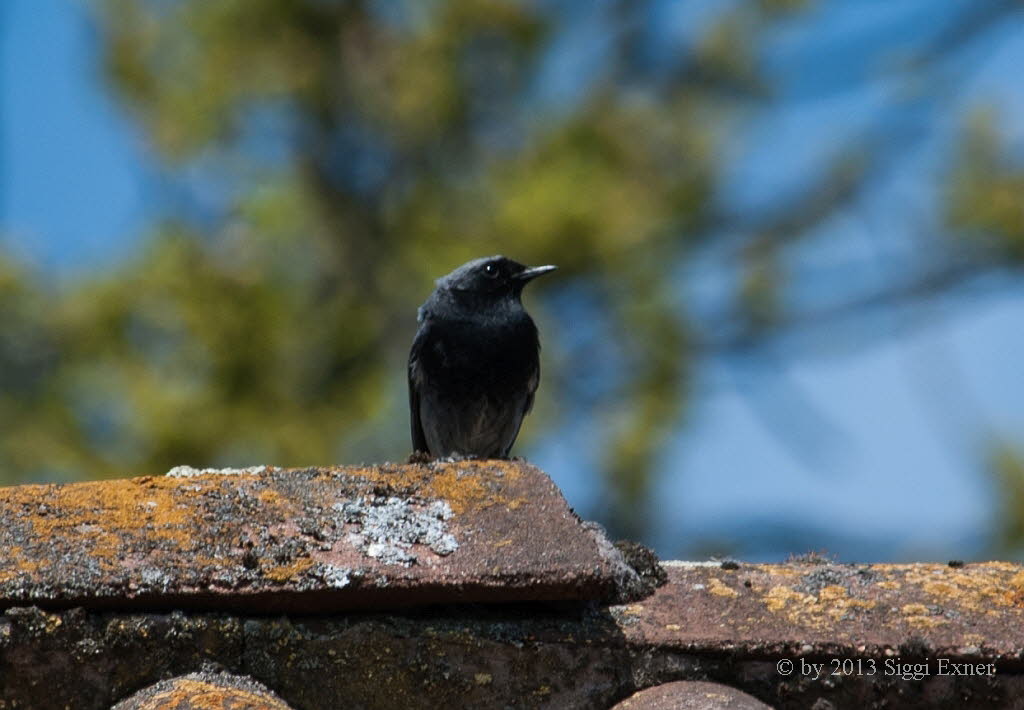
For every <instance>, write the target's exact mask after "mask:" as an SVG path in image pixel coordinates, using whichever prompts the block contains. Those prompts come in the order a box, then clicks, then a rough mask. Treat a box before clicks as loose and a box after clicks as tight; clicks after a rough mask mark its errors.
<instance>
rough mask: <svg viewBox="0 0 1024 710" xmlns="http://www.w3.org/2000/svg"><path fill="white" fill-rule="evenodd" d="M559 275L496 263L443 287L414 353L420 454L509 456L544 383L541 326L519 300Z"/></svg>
mask: <svg viewBox="0 0 1024 710" xmlns="http://www.w3.org/2000/svg"><path fill="white" fill-rule="evenodd" d="M554 269H555V267H554V266H538V267H535V268H532V269H531V268H527V267H525V266H523V265H522V264H520V263H518V262H516V261H512V260H511V259H508V258H506V257H504V256H492V257H486V258H483V259H477V260H475V261H471V262H469V263H467V264H463V265H462V266H460V267H459V268H458V269H456V270H455V271H453V272H451V273H450V274H448V275H447V276H445V277H443V278H441V279H438V280H437V283H436V288H435V289H434V292H433V293H432V294H430V298H428V299H427V302H426V303H424V304H423V305H422V306H421V307H420V310H419V323H420V327H419V330H418V331H417V332H416V338H415V339H414V340H413V344H412V351H411V352H410V353H409V413H410V417H411V424H412V446H413V449H414V451H417V452H421V453H423V454H427V455H429V456H431V457H434V458H439V457H446V456H457V457H471V458H507V457H508V452H509V450H510V449H511V448H512V444H513V442H515V440H516V436H517V435H518V434H519V427H520V425H522V423H523V417H525V416H526V414H527V413H528V412H529V411H530V408H531V407H532V406H533V395H534V392H536V391H537V383H538V381H539V379H540V357H539V351H540V341H539V340H538V337H537V327H536V326H535V325H534V324H533V320H532V319H531V318H530V316H529V314H528V313H527V312H526V309H525V308H523V304H522V301H521V300H520V297H521V296H522V293H523V287H524V286H525V285H526V284H527V283H529V282H530V281H531V280H532V279H534V278H536V277H537V276H540V275H541V274H546V273H548V272H549V271H553V270H554Z"/></svg>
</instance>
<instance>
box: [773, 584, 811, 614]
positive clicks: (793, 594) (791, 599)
mask: <svg viewBox="0 0 1024 710" xmlns="http://www.w3.org/2000/svg"><path fill="white" fill-rule="evenodd" d="M812 601H814V597H812V596H810V595H809V594H801V593H800V592H797V591H795V590H793V589H791V588H789V587H785V586H782V585H779V586H777V587H772V588H771V589H769V590H768V594H766V595H765V605H766V606H767V607H768V611H774V612H780V611H783V610H784V609H786V608H787V607H792V606H793V605H800V606H804V605H806V604H809V603H810V602H812Z"/></svg>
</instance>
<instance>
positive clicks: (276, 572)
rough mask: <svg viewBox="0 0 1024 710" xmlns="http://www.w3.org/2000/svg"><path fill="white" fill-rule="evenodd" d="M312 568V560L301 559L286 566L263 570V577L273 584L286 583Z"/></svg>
mask: <svg viewBox="0 0 1024 710" xmlns="http://www.w3.org/2000/svg"><path fill="white" fill-rule="evenodd" d="M312 566H313V560H311V559H310V558H308V557H302V558H299V559H297V560H295V561H294V562H292V563H291V564H288V565H278V566H276V567H269V568H267V569H265V570H264V572H263V576H264V577H266V578H268V579H271V580H273V581H275V582H287V581H289V580H292V579H294V578H295V577H296V576H298V575H299V574H302V573H303V572H305V571H306V570H307V569H309V568H310V567H312Z"/></svg>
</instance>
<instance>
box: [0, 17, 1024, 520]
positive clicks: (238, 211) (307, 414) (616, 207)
mask: <svg viewBox="0 0 1024 710" xmlns="http://www.w3.org/2000/svg"><path fill="white" fill-rule="evenodd" d="M96 1H97V11H98V17H99V18H100V22H101V27H102V30H103V33H104V40H105V46H106V64H107V69H108V73H109V76H110V78H111V81H112V84H113V86H114V87H115V89H116V90H117V92H118V93H119V95H120V96H121V97H122V99H123V100H124V102H125V103H126V105H127V106H128V107H129V108H130V110H131V111H132V112H133V113H134V115H135V116H137V118H138V120H139V121H140V123H141V124H142V125H143V126H144V127H145V129H146V132H147V135H148V136H149V137H150V138H151V140H152V143H153V145H154V147H155V148H156V150H157V151H158V154H159V156H160V157H161V159H162V160H163V161H164V162H165V164H166V166H167V170H168V173H169V175H170V176H171V178H172V179H175V180H178V181H179V182H181V183H182V184H185V185H187V186H188V187H189V188H190V189H191V190H193V191H196V192H205V191H211V192H213V193H214V195H213V196H214V198H215V199H214V202H217V207H216V208H215V209H214V214H213V215H210V214H203V215H200V218H193V215H190V214H189V213H188V210H183V211H182V213H181V214H179V215H174V218H173V219H171V220H168V221H167V222H166V223H164V224H162V225H160V226H159V228H158V229H157V230H156V231H155V233H154V234H152V235H150V236H149V238H148V240H147V241H146V247H145V248H144V249H141V250H140V251H139V252H138V253H137V254H136V255H135V256H133V257H132V258H130V259H129V260H127V261H126V262H125V263H123V264H121V265H120V266H119V267H117V268H116V269H114V270H112V271H111V272H107V273H102V274H96V275H94V276H90V277H88V278H87V279H85V280H83V281H82V282H80V283H77V284H75V285H74V286H73V287H71V288H68V289H66V290H63V291H60V292H47V291H46V290H44V289H43V288H41V287H40V286H39V283H38V279H35V278H34V277H32V276H31V275H27V274H25V273H22V272H19V271H18V270H17V269H16V268H15V267H14V266H12V265H11V264H9V263H7V262H3V263H0V317H2V318H3V320H4V323H5V327H4V330H3V331H2V332H0V368H2V373H3V374H2V377H4V384H5V387H4V388H3V395H2V398H0V424H2V425H3V426H2V434H0V467H2V470H3V471H4V472H5V473H4V475H5V476H6V477H7V480H8V481H9V482H10V481H17V480H26V479H31V478H54V477H60V476H68V477H95V476H108V475H124V474H128V473H135V474H151V473H159V472H162V471H164V470H166V469H167V468H169V467H171V466H173V465H177V464H182V463H189V464H193V465H198V466H202V465H216V464H224V465H249V464H253V463H257V462H268V463H274V464H280V465H304V464H322V463H328V462H332V461H338V462H348V461H354V460H359V458H360V457H362V456H371V457H379V456H382V455H386V456H389V457H390V458H392V459H399V458H402V457H404V455H405V454H406V453H407V451H408V434H407V431H406V414H405V411H404V396H405V395H404V387H405V383H404V364H405V357H406V354H407V349H408V346H409V343H410V341H411V337H412V334H413V332H414V329H415V323H414V316H415V308H416V306H417V305H418V304H419V303H420V302H422V300H423V299H424V298H425V296H426V295H427V293H428V292H429V290H430V288H431V282H432V280H433V279H434V278H436V277H438V276H440V275H441V274H443V273H445V272H447V271H448V270H450V269H451V268H452V267H454V266H455V265H458V264H459V263H461V262H463V261H465V260H467V259H469V258H473V257H476V256H480V255H482V254H491V253H499V252H500V253H506V254H508V255H510V256H513V257H514V258H517V259H519V260H521V261H525V262H528V263H538V264H539V263H555V264H558V265H559V266H560V267H561V271H560V272H559V276H558V278H552V279H550V280H546V281H544V282H542V283H538V284H537V286H536V287H531V289H533V288H536V292H535V293H534V292H531V295H530V296H528V297H529V298H533V299H535V300H534V305H533V306H532V308H533V310H534V312H535V313H539V314H540V316H541V319H542V321H543V322H542V331H543V335H544V342H545V346H546V348H547V349H548V350H547V353H548V356H547V358H546V360H545V363H546V364H545V367H549V368H553V367H557V364H558V363H559V362H560V358H559V357H558V353H559V348H560V347H564V346H565V341H566V339H567V336H566V335H565V333H571V332H572V331H573V329H574V328H575V327H577V326H578V325H580V324H576V323H573V322H567V321H564V320H559V319H558V316H559V314H557V313H544V311H543V308H542V307H539V306H538V305H537V304H538V303H539V302H540V303H543V301H542V300H540V301H538V300H536V299H538V297H541V296H543V289H545V288H547V289H556V290H558V289H563V290H564V289H566V288H572V287H574V286H577V285H580V284H586V285H587V286H588V287H589V288H590V291H589V293H591V294H593V298H595V299H596V300H597V301H598V302H599V304H600V306H601V308H602V310H603V312H605V313H606V314H607V315H606V318H607V323H604V324H603V325H604V326H605V327H606V330H607V332H608V333H609V334H611V335H612V336H614V339H610V340H609V342H608V344H607V347H608V348H611V349H617V350H618V351H617V352H616V353H615V355H616V356H617V357H618V358H620V360H621V362H622V363H623V367H622V372H623V375H622V377H621V381H614V382H611V383H610V390H611V394H610V395H609V396H607V398H606V399H605V400H603V401H602V402H601V403H600V409H601V411H600V415H599V416H600V417H601V418H602V421H603V429H604V430H605V431H607V432H608V436H607V437H606V438H605V439H604V440H603V441H600V442H595V446H598V447H599V448H600V450H601V453H602V460H603V461H604V466H603V471H602V474H603V475H604V477H605V479H606V481H607V482H608V484H609V488H610V490H611V495H610V500H611V503H612V505H611V509H610V511H609V516H610V517H609V519H610V520H611V521H612V522H613V523H614V526H615V527H616V528H617V530H616V532H618V533H627V534H634V535H635V534H640V533H642V531H643V526H644V524H645V520H646V515H645V507H646V503H647V499H648V494H649V490H650V483H651V476H652V471H653V470H654V467H655V462H656V458H657V455H658V453H659V451H660V450H661V447H662V445H663V444H664V443H665V441H666V439H667V438H668V436H669V435H670V434H671V433H672V432H674V431H676V430H677V428H678V426H679V423H680V422H681V420H682V418H683V417H684V416H685V414H686V407H687V404H688V402H689V398H690V397H689V396H690V392H691V390H692V389H693V386H692V380H693V371H694V369H695V367H696V364H697V361H698V358H699V357H701V356H703V355H706V354H707V351H708V348H709V347H713V345H709V343H711V342H712V341H713V338H711V337H710V334H709V333H707V332H703V330H702V326H701V325H700V324H699V323H698V322H697V321H696V320H695V318H693V317H692V315H691V314H690V313H688V312H687V309H686V307H685V304H681V302H680V286H679V282H678V276H677V274H678V273H679V272H678V269H679V267H680V265H682V264H684V263H686V261H687V260H688V259H689V258H691V256H692V255H693V254H694V253H695V251H696V250H697V249H699V248H701V247H702V246H703V245H704V240H706V239H707V235H708V234H709V233H711V231H712V230H711V229H710V227H711V226H712V222H713V221H714V220H715V219H717V218H718V216H716V215H713V214H711V213H710V205H712V204H713V203H714V200H713V186H714V183H715V180H716V177H717V175H716V171H717V166H718V164H719V163H720V161H721V155H720V148H721V143H722V139H723V137H724V136H726V135H727V134H728V132H729V131H730V130H731V129H732V128H733V126H734V125H735V124H734V122H735V121H736V120H737V119H738V118H740V117H742V115H743V112H744V110H745V109H746V108H747V107H749V105H750V104H751V102H756V101H758V100H760V99H761V98H763V97H765V96H767V95H769V94H770V89H771V87H769V86H767V84H766V82H765V81H764V78H763V77H761V76H759V73H758V69H757V67H758V63H757V61H756V57H757V51H758V44H757V43H758V40H759V37H760V34H761V33H762V32H763V31H764V30H765V28H767V27H770V26H771V24H772V23H774V22H777V21H780V19H782V18H785V17H786V16H787V15H788V14H789V13H793V12H798V11H800V10H802V9H803V8H804V7H806V6H809V5H811V3H809V2H807V0H762V1H761V2H758V3H741V4H740V5H739V6H738V7H736V8H735V9H734V10H732V11H730V12H726V13H724V14H723V15H722V16H721V18H720V19H719V20H718V21H717V22H714V23H712V24H711V26H710V28H709V29H708V31H707V32H706V33H705V35H704V36H703V37H702V38H700V39H699V40H698V41H697V42H696V43H695V46H694V47H693V49H692V56H691V57H689V58H688V60H687V62H685V67H684V68H682V69H680V70H679V71H677V72H674V73H672V74H671V75H670V76H668V77H667V78H665V77H661V78H656V77H653V76H647V75H645V74H644V72H642V71H640V72H637V71H636V70H635V66H636V62H635V61H634V60H635V57H634V53H635V51H636V48H635V47H631V44H630V33H629V32H627V31H623V32H622V36H621V38H620V40H621V41H619V42H618V44H617V45H616V46H615V48H614V51H613V56H612V57H611V58H610V59H609V61H608V62H607V66H606V67H604V68H603V70H602V71H601V73H600V75H599V76H598V77H597V79H596V80H595V86H594V87H593V89H592V91H590V92H589V93H588V94H587V95H586V96H584V97H583V98H582V99H578V100H576V99H571V98H570V99H567V100H566V101H563V102H560V103H557V102H556V103H557V105H553V106H551V105H545V104H543V103H541V102H539V101H538V99H537V98H536V96H535V93H534V89H535V86H534V81H535V77H536V70H537V67H538V66H540V64H541V62H542V60H543V56H544V52H545V51H546V47H547V44H546V43H547V40H549V39H550V38H552V37H554V36H556V35H557V33H558V32H559V31H562V30H564V27H561V26H560V25H559V23H560V22H562V20H560V19H559V17H558V15H557V13H551V14H545V13H544V12H543V11H542V10H541V9H539V6H538V5H535V4H532V3H523V2H517V1H515V0H451V1H449V2H444V1H442V0H432V1H426V0H424V1H423V2H418V1H414V0H406V1H404V2H398V1H397V0H396V2H393V3H388V2H385V3H370V2H365V1H360V0H347V1H343V0H244V1H243V0H177V1H175V2H167V1H164V0H96ZM610 7H612V8H613V9H614V12H617V13H620V14H621V15H622V18H623V19H622V22H621V24H622V27H623V28H625V27H628V26H629V23H630V20H629V13H630V12H631V10H632V9H634V8H635V6H634V5H632V4H631V3H627V2H619V3H612V4H611V5H610ZM268 116H269V117H270V118H271V119H273V120H272V121H271V125H272V126H273V128H271V129H267V128H266V127H265V126H264V127H263V128H262V129H261V128H259V125H262V124H259V121H260V118H261V117H263V118H267V117H268ZM254 125H256V127H255V128H254ZM986 145H987V144H982V145H980V146H973V147H971V145H969V148H968V152H967V154H966V155H967V156H969V161H968V167H967V169H966V172H965V178H964V179H963V181H962V182H961V184H960V185H959V187H958V188H957V191H956V196H957V197H956V199H955V200H954V205H955V207H954V210H953V215H954V217H953V222H954V224H955V225H957V226H963V227H965V228H966V227H970V228H972V229H974V228H975V227H977V228H985V229H988V230H991V231H997V232H999V233H1000V234H1002V235H1004V237H1003V238H1004V239H1005V243H1006V244H1008V245H1011V248H1012V249H1017V250H1018V251H1016V252H1015V253H1016V254H1017V255H1018V257H1019V255H1020V253H1021V251H1022V250H1021V247H1020V245H1021V244H1024V237H1022V236H1021V233H1020V225H1021V224H1022V223H1024V220H1020V219H1019V205H1020V203H1019V200H1018V201H1014V200H1012V199H1009V198H1007V199H1002V198H999V197H998V196H999V195H1004V194H1005V195H1011V196H1012V195H1013V194H1014V193H1016V194H1019V188H1020V186H1021V183H1020V182H1019V180H1020V178H1019V174H1018V175H1017V177H1014V174H1012V173H1010V172H1007V170H1008V169H1002V168H1000V170H995V171H994V170H993V168H992V166H993V165H995V164H997V163H998V162H999V161H997V160H996V159H995V151H993V150H990V149H988V148H986V147H985V146H986ZM986 151H988V152H986ZM970 161H974V162H970ZM864 162H866V161H864ZM211 166H212V167H211ZM182 168H187V170H181V169H182ZM179 170H181V172H180V173H179V172H177V171H179ZM196 174H199V175H200V176H201V177H200V179H198V180H196V179H195V178H194V176H195V175H196ZM867 178H868V173H867V170H866V167H865V165H864V164H863V162H862V161H858V160H852V159H850V158H849V157H846V156H840V158H839V159H838V160H837V165H836V168H835V169H834V170H833V171H832V173H831V174H830V175H826V176H825V177H824V178H823V179H822V180H820V181H819V183H818V184H817V185H816V186H815V189H813V190H811V191H810V194H809V195H808V196H807V197H806V199H804V200H802V201H799V202H798V203H795V204H793V205H786V206H783V208H781V209H780V210H779V215H777V216H773V217H771V218H770V219H766V220H764V221H763V222H761V223H757V224H754V225H749V224H748V225H746V228H745V230H744V231H743V237H744V238H745V239H746V241H745V242H744V243H743V245H742V248H741V249H740V250H739V251H738V254H739V256H738V257H737V259H736V261H737V267H738V268H737V271H738V273H739V276H738V278H737V280H736V283H735V291H736V293H735V304H734V305H735V310H734V312H732V313H731V317H732V318H733V319H734V320H735V323H733V322H730V323H728V324H726V325H728V326H729V327H728V328H726V329H725V330H726V331H727V332H729V333H731V334H732V339H733V341H734V342H746V341H748V340H750V339H753V338H755V337H760V336H762V335H764V334H767V333H770V332H773V331H774V330H776V329H777V328H779V327H780V326H781V324H784V323H785V322H786V320H787V315H788V314H787V312H786V307H785V303H786V299H785V288H786V286H787V283H788V280H789V278H790V274H788V273H787V271H786V269H785V259H784V258H783V257H784V256H785V254H784V252H785V250H786V248H787V247H788V246H789V245H790V244H791V243H793V242H795V241H797V240H799V239H800V238H802V237H803V235H805V234H807V233H808V232H810V231H812V230H813V229H814V228H815V227H816V226H818V225H820V224H821V223H822V222H823V221H824V220H826V219H827V218H828V217H829V216H830V215H831V214H832V213H833V212H834V210H835V209H836V208H837V207H839V206H842V205H843V203H844V201H845V200H847V199H848V198H849V196H850V194H851V193H852V192H854V191H855V190H856V189H857V188H858V187H859V186H861V185H863V183H864V181H865V180H866V179H867ZM1015 181H1016V182H1015ZM211 185H215V186H216V190H214V188H213V187H211ZM993 195H995V196H996V198H995V199H992V196H993ZM218 200H219V202H218ZM1014 209H1017V210H1018V212H1014ZM1015 220H1016V221H1015ZM718 226H722V225H718ZM1015 240H1016V241H1015ZM1014 244H1016V246H1015V247H1013V246H1012V245H1014ZM613 343H618V345H615V344H613ZM572 367H573V368H587V367H588V363H586V362H574V363H572ZM564 382H565V377H564V376H563V373H559V372H558V371H557V370H554V371H552V370H551V369H549V370H548V371H546V372H545V378H544V384H543V386H542V387H541V390H540V392H541V398H542V399H541V401H540V402H539V407H538V410H539V415H540V416H541V417H542V416H544V414H545V413H547V416H549V417H556V416H557V415H558V414H559V413H560V412H561V411H562V410H560V405H559V404H558V403H560V402H562V400H563V397H564V395H565V391H566V390H565V385H564ZM538 419H539V417H538V416H534V417H533V418H531V419H530V420H528V423H527V427H526V431H525V432H524V434H525V435H526V436H527V437H528V436H529V434H530V433H531V431H536V430H537V429H538V428H539V426H542V425H543V422H539V421H538ZM367 432H377V434H368V433H367ZM520 450H522V447H521V446H520Z"/></svg>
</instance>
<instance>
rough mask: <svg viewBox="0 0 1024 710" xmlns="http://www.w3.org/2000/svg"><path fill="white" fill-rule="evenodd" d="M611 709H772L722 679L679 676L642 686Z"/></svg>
mask: <svg viewBox="0 0 1024 710" xmlns="http://www.w3.org/2000/svg"><path fill="white" fill-rule="evenodd" d="M612 710H772V709H771V706H769V705H765V704H764V703H762V702H761V701H760V700H758V699H757V698H755V697H753V696H750V695H747V694H746V693H744V692H741V691H739V690H736V689H735V688H730V687H729V686H727V685H722V684H721V683H707V682H704V681H696V680H679V681H676V682H675V683H663V684H661V685H656V686H654V687H653V688H648V689H646V690H641V691H640V692H639V693H636V694H635V695H631V696H630V697H628V698H626V699H625V700H623V701H622V702H621V703H618V704H616V705H615V707H614V708H612Z"/></svg>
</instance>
